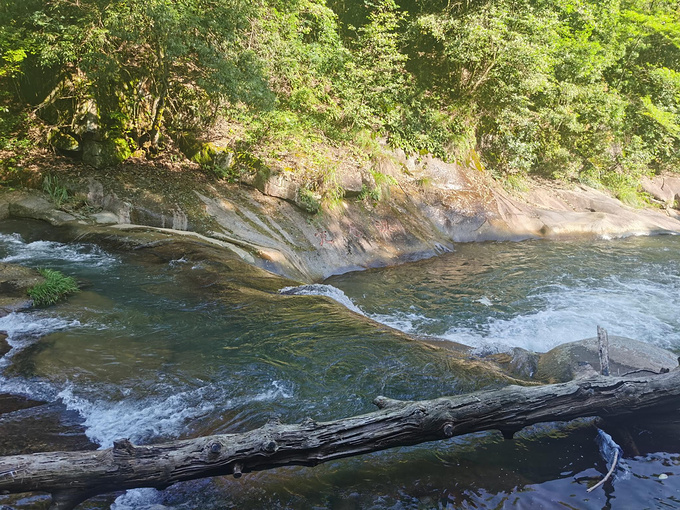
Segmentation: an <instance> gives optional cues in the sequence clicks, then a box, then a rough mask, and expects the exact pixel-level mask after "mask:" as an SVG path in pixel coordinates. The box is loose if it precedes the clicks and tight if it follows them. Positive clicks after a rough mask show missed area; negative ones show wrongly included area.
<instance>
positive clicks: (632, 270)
mask: <svg viewBox="0 0 680 510" xmlns="http://www.w3.org/2000/svg"><path fill="white" fill-rule="evenodd" d="M151 245H152V243H149V246H151ZM679 248H680V237H676V236H654V237H631V238H627V239H617V240H598V241H592V240H591V241H588V242H583V241H581V242H561V243H554V242H548V241H533V242H523V243H482V244H459V245H456V247H455V251H454V252H453V253H450V254H446V255H444V256H441V257H439V258H435V259H431V260H427V261H420V262H416V263H412V264H405V265H402V266H398V267H391V268H384V269H374V270H369V271H363V272H355V273H348V274H345V275H342V276H336V277H332V278H331V279H329V280H327V281H326V282H324V283H323V285H317V286H312V287H309V286H305V287H300V286H299V285H298V284H297V283H295V282H291V281H289V280H285V279H283V278H279V277H276V276H274V275H264V274H259V273H258V274H254V273H252V272H250V271H249V270H248V268H247V267H246V265H245V264H244V263H243V262H241V261H239V260H237V258H234V259H233V260H232V259H226V260H221V261H219V262H216V261H215V260H213V259H211V258H210V257H208V256H207V255H206V252H205V251H201V250H198V249H193V248H191V247H190V246H189V245H182V244H179V243H177V244H176V245H165V248H164V249H162V250H161V249H156V248H153V249H150V250H149V249H135V250H121V249H118V248H114V247H111V246H107V245H106V243H104V244H102V245H100V244H93V243H89V242H68V243H65V242H63V239H62V238H61V237H60V234H59V233H58V232H54V231H52V230H50V229H48V228H46V227H43V226H42V225H41V224H38V223H30V222H4V223H0V261H5V262H13V263H19V264H24V265H28V266H31V267H49V268H54V269H59V270H60V271H63V272H64V273H66V274H69V275H71V276H74V277H76V278H77V279H78V281H79V283H80V285H81V287H82V291H81V292H80V293H79V294H78V295H76V296H74V297H72V298H70V299H69V300H68V301H66V302H65V303H63V304H61V305H58V306H55V307H51V308H44V309H38V310H33V311H30V312H24V313H15V314H10V315H8V316H6V317H4V318H0V330H3V331H7V332H8V333H9V339H8V340H9V342H10V345H11V346H12V351H11V352H10V353H9V354H8V355H7V356H5V357H4V358H3V359H2V360H0V388H1V392H2V393H11V394H15V395H22V396H25V397H29V398H31V399H35V400H38V401H46V402H51V403H53V404H52V405H53V406H55V407H54V409H53V411H51V412H52V413H53V414H54V415H56V416H57V418H58V419H60V420H61V421H62V423H61V425H62V426H61V428H60V429H59V430H60V431H61V432H60V433H62V434H67V433H73V434H81V435H82V436H83V437H84V438H85V439H84V440H86V441H89V444H90V445H91V447H92V448H106V447H109V446H111V444H112V442H113V440H115V439H118V438H121V437H127V438H130V439H131V440H132V441H133V442H136V443H147V444H148V443H152V442H155V441H160V440H165V439H172V438H181V437H195V436H199V435H202V434H207V433H233V432H242V431H246V430H250V429H252V428H256V427H259V426H261V425H263V424H264V423H266V421H267V420H269V419H272V418H278V419H281V421H283V422H287V423H297V422H300V421H302V420H304V419H305V418H307V417H312V418H313V419H316V420H329V419H336V418H342V417H346V416H351V415H355V414H359V413H363V412H369V411H372V410H373V409H374V408H373V405H372V403H371V402H372V400H373V398H374V397H375V396H376V395H386V396H388V397H391V398H397V399H405V400H410V399H426V398H432V397H436V396H441V395H449V394H459V393H464V392H468V391H472V390H476V389H483V388H491V387H497V386H499V385H501V384H502V381H499V380H497V379H494V378H493V377H488V376H483V377H482V376H479V373H478V372H476V371H475V370H474V369H470V368H469V367H467V366H466V365H465V364H464V363H461V362H459V360H458V358H457V357H456V356H454V355H453V354H452V353H451V352H448V351H446V350H442V349H433V348H431V347H429V345H428V344H427V343H426V342H424V341H422V340H423V339H425V340H427V339H428V338H432V339H436V340H437V341H441V340H444V341H451V342H460V343H463V344H466V345H469V346H471V347H473V348H474V350H475V351H474V352H475V353H476V354H478V355H483V354H487V353H490V352H499V351H504V350H508V349H510V348H512V347H515V346H520V347H524V348H526V349H530V350H534V351H539V352H544V351H547V350H549V349H550V348H552V347H554V346H555V345H558V344H560V343H564V342H568V341H572V340H579V339H582V338H586V337H590V336H594V334H595V329H596V326H597V325H601V326H603V327H606V328H607V329H608V330H609V331H610V333H612V334H616V335H621V336H628V337H632V338H637V339H639V340H642V341H645V342H649V343H652V344H655V345H659V346H661V347H664V348H668V349H671V350H675V351H680V314H678V313H677V310H678V309H680V258H678V256H677V254H678V252H679V250H678V249H679ZM282 289H286V290H285V291H284V292H283V293H282V292H281V290H282ZM413 338H417V339H419V340H413ZM22 412H25V411H22ZM12 414H13V413H9V414H5V415H0V428H1V427H2V425H3V423H5V424H6V423H8V422H9V421H11V420H12V419H13V418H12V416H10V415H12ZM69 431H71V432H69ZM634 433H635V434H638V435H639V438H640V445H641V446H642V448H641V449H642V450H643V452H641V455H640V456H639V457H636V458H629V459H626V466H627V472H626V473H622V474H621V475H620V477H619V479H617V480H615V481H614V482H613V483H610V484H607V485H605V487H604V489H600V490H597V491H595V492H593V493H590V494H588V493H586V489H587V488H588V487H589V486H590V485H592V483H593V482H594V481H595V480H597V479H598V478H599V477H601V476H603V474H604V473H605V472H606V470H607V468H606V465H605V462H604V461H603V459H602V458H601V456H600V454H599V451H598V447H597V444H596V442H595V438H596V435H597V433H596V430H595V428H594V427H593V426H592V425H590V424H589V423H586V422H583V423H575V424H569V425H566V424H548V425H542V426H536V427H532V428H530V429H527V430H525V431H522V432H521V433H520V434H519V435H518V438H517V439H516V440H514V441H505V440H504V439H503V438H502V436H501V435H500V434H498V433H493V432H490V433H481V434H474V435H471V436H465V437H461V438H455V439H451V440H448V441H442V442H438V443H432V444H425V445H420V446H417V447H409V448H400V449H395V450H390V451H385V452H379V453H375V454H371V455H367V456H364V457H361V458H355V459H346V460H342V461H337V462H332V463H329V464H326V465H321V466H318V467H315V468H283V469H277V470H272V471H269V472H262V473H251V474H246V475H244V477H242V478H241V479H238V480H234V479H232V478H229V477H222V478H214V479H209V480H204V481H199V482H188V483H181V484H177V485H175V486H173V487H171V488H170V489H167V490H166V491H163V492H159V491H155V490H136V491H128V492H127V493H119V494H114V495H112V496H110V497H102V498H98V499H96V500H95V501H94V502H91V503H89V505H90V506H89V507H88V508H109V507H111V508H114V509H116V510H127V509H151V508H154V509H158V508H176V509H193V508H201V509H218V508H219V509H221V508H253V509H255V508H295V509H297V508H338V509H340V508H342V509H350V508H357V509H359V508H376V509H396V508H414V509H420V508H541V507H543V508H554V507H555V506H556V505H558V504H561V505H562V506H566V507H569V508H603V507H606V508H657V507H664V508H666V507H679V506H680V476H679V475H680V455H678V453H679V452H680V445H679V444H678V440H677V439H676V437H675V436H676V434H669V435H667V436H665V435H664V434H663V433H660V432H658V431H649V430H646V429H640V430H635V431H634ZM27 434H28V435H29V436H30V431H29V432H27ZM36 434H37V435H39V434H38V431H36ZM36 441H39V439H36ZM7 442H10V441H7ZM1 444H2V442H0V447H1ZM46 501H47V500H46V499H40V498H38V499H31V500H30V501H24V502H23V503H17V502H16V500H13V503H12V504H13V505H14V506H15V507H16V508H40V505H43V507H44V505H45V503H46ZM5 502H6V501H5V500H3V496H0V504H3V503H5ZM22 505H23V506H22ZM31 505H33V506H31ZM36 505H37V506H36ZM159 505H162V507H161V506H159Z"/></svg>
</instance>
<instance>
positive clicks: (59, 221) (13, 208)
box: [9, 194, 76, 226]
mask: <svg viewBox="0 0 680 510" xmlns="http://www.w3.org/2000/svg"><path fill="white" fill-rule="evenodd" d="M9 215H10V216H13V217H15V218H30V219H33V220H42V221H47V222H48V223H50V224H51V225H54V226H59V225H64V224H66V223H69V222H71V221H75V220H76V218H75V216H73V215H72V214H69V213H67V212H64V211H59V210H57V209H56V208H55V207H54V205H53V204H52V203H51V202H49V201H48V200H47V199H45V198H43V197H42V196H40V195H34V194H28V195H26V196H25V197H23V198H22V199H20V200H18V201H16V202H11V203H10V204H9Z"/></svg>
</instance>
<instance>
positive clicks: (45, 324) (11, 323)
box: [0, 312, 82, 349]
mask: <svg viewBox="0 0 680 510" xmlns="http://www.w3.org/2000/svg"><path fill="white" fill-rule="evenodd" d="M81 326H82V324H81V323H80V321H78V320H68V319H63V318H59V317H49V316H41V315H40V314H39V313H37V312H30V313H29V312H25V313H17V312H13V313H10V314H9V315H5V316H4V317H0V331H4V332H5V333H7V342H8V343H9V345H10V346H11V347H13V348H15V349H21V348H24V347H26V346H27V345H30V344H32V343H33V342H35V341H36V340H37V339H38V338H40V337H43V336H45V335H48V334H50V333H53V332H55V331H60V330H63V329H68V328H77V327H81Z"/></svg>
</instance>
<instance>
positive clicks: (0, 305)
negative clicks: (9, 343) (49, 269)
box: [0, 262, 44, 352]
mask: <svg viewBox="0 0 680 510" xmlns="http://www.w3.org/2000/svg"><path fill="white" fill-rule="evenodd" d="M42 281H44V278H43V277H42V276H40V274H39V273H38V272H37V271H36V270H34V269H31V268H28V267H23V266H19V265H16V264H7V263H4V262H0V317H2V316H4V315H7V314H9V313H11V312H16V311H19V310H24V309H26V308H29V307H30V306H31V300H30V298H29V296H28V294H27V292H28V289H30V288H31V287H33V286H34V285H36V284H38V283H40V282H42ZM1 340H2V339H1V338H0V352H1V350H2V341H1Z"/></svg>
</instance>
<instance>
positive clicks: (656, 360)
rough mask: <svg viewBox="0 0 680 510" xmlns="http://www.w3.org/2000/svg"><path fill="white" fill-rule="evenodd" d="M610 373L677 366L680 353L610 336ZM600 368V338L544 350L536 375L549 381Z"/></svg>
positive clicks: (564, 378)
mask: <svg viewBox="0 0 680 510" xmlns="http://www.w3.org/2000/svg"><path fill="white" fill-rule="evenodd" d="M609 367H610V374H611V375H614V376H623V375H625V374H628V373H630V372H634V371H638V370H647V371H650V372H654V373H660V372H661V371H662V370H663V371H667V370H673V369H675V368H677V367H678V356H677V354H674V353H672V352H670V351H667V350H666V349H662V348H660V347H656V346H654V345H651V344H649V343H646V342H640V341H638V340H633V339H632V338H625V337H620V336H613V335H610V336H609ZM599 372H600V361H599V354H598V341H597V338H587V339H585V340H580V341H577V342H569V343H566V344H562V345H559V346H557V347H555V348H554V349H552V350H550V351H548V352H547V353H545V354H542V355H541V357H540V359H539V361H538V372H537V375H536V377H537V378H538V379H540V380H544V381H548V382H566V381H570V380H572V379H574V378H576V377H587V376H589V375H595V374H597V373H599Z"/></svg>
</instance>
